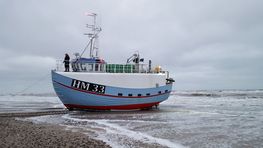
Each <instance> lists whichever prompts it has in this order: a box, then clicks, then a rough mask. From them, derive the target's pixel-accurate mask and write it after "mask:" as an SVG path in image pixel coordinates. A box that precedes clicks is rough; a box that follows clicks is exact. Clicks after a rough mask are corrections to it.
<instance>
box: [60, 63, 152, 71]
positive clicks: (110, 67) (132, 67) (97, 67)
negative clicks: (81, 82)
mask: <svg viewBox="0 0 263 148" xmlns="http://www.w3.org/2000/svg"><path fill="white" fill-rule="evenodd" d="M56 70H57V71H64V70H65V67H64V63H63V61H62V60H57V66H56ZM70 71H75V72H101V73H152V72H153V71H151V70H149V67H148V65H147V64H109V63H107V64H106V63H103V64H102V63H80V62H77V63H72V62H71V63H70Z"/></svg>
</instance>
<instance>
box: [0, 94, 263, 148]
mask: <svg viewBox="0 0 263 148" xmlns="http://www.w3.org/2000/svg"><path fill="white" fill-rule="evenodd" d="M6 97H7V96H6V95H2V96H0V108H1V109H0V111H1V112H6V111H8V112H10V111H16V112H17V111H34V110H35V111H39V110H51V109H61V110H62V109H63V105H62V104H61V102H60V101H59V99H58V98H57V97H55V96H46V97H45V96H37V95H34V96H11V98H10V99H8V100H7V101H6V100H5V98H6ZM9 97H10V96H9ZM24 105H25V106H24ZM17 108H18V109H17ZM27 120H30V121H32V122H35V123H43V122H44V123H51V124H60V125H64V126H65V127H67V128H66V130H72V131H79V132H82V133H84V134H87V135H88V136H91V137H93V138H96V139H99V140H103V141H105V142H106V143H107V144H109V145H111V146H112V147H124V148H125V147H200V148H203V147H209V148H210V147H263V143H262V141H263V90H231V91H230V90H221V91H205V90H204V91H174V92H173V93H172V95H171V96H170V97H169V99H168V100H167V101H165V102H163V103H161V104H160V106H159V108H158V109H154V110H149V111H115V112H108V111H100V112H94V111H73V112H69V113H68V114H64V115H49V116H40V117H31V118H27Z"/></svg>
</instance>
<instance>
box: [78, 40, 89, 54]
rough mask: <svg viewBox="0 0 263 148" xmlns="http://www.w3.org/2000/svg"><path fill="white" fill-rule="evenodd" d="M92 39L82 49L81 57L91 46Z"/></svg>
mask: <svg viewBox="0 0 263 148" xmlns="http://www.w3.org/2000/svg"><path fill="white" fill-rule="evenodd" d="M91 41H92V40H90V41H89V43H88V45H87V46H86V47H85V48H84V50H83V51H82V53H81V55H80V57H82V55H83V54H84V52H85V51H86V50H87V48H88V47H89V45H90V43H91Z"/></svg>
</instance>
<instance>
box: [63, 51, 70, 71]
mask: <svg viewBox="0 0 263 148" xmlns="http://www.w3.org/2000/svg"><path fill="white" fill-rule="evenodd" d="M69 60H70V57H69V55H68V54H67V53H66V54H65V58H64V61H63V63H64V66H65V72H69Z"/></svg>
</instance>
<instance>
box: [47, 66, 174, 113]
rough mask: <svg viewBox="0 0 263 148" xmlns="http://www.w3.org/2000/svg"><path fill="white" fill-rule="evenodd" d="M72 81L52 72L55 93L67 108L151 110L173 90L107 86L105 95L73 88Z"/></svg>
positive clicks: (165, 87) (170, 86) (166, 86)
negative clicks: (150, 108)
mask: <svg viewBox="0 0 263 148" xmlns="http://www.w3.org/2000/svg"><path fill="white" fill-rule="evenodd" d="M72 80H73V79H72V78H70V77H66V76H63V75H60V74H58V73H56V72H55V71H52V82H53V86H54V89H55V92H56V93H57V95H58V97H59V98H60V100H61V101H62V102H63V104H64V105H65V106H66V107H67V108H79V109H97V110H111V109H116V110H127V109H143V108H149V107H151V106H154V105H157V104H159V103H160V102H162V101H164V100H166V99H167V98H168V97H169V94H170V92H171V89H172V84H168V85H164V86H160V87H154V88H143V89H133V88H120V87H112V86H105V92H104V93H97V92H92V91H88V90H83V89H79V88H76V87H73V86H72ZM100 85H103V84H100ZM120 94H121V95H120Z"/></svg>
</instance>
